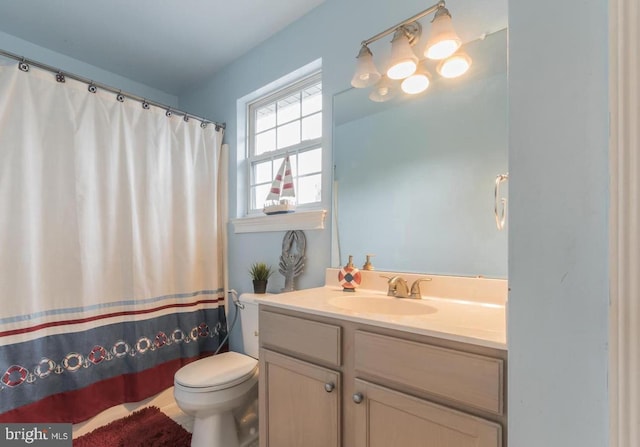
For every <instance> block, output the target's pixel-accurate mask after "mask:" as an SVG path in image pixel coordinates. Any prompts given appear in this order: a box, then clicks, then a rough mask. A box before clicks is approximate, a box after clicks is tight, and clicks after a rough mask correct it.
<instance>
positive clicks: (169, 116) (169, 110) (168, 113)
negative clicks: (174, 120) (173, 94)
mask: <svg viewBox="0 0 640 447" xmlns="http://www.w3.org/2000/svg"><path fill="white" fill-rule="evenodd" d="M164 114H165V116H166V117H167V118H171V115H173V112H172V111H171V108H168V109H167V111H166V112H164Z"/></svg>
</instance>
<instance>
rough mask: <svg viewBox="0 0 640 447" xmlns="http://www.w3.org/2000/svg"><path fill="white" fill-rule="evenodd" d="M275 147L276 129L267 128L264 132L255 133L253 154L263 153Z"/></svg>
mask: <svg viewBox="0 0 640 447" xmlns="http://www.w3.org/2000/svg"><path fill="white" fill-rule="evenodd" d="M275 148H276V130H275V129H272V130H268V131H266V132H264V133H261V134H258V135H256V153H255V155H260V154H264V153H265V152H269V151H272V150H274V149H275Z"/></svg>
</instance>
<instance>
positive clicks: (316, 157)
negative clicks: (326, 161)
mask: <svg viewBox="0 0 640 447" xmlns="http://www.w3.org/2000/svg"><path fill="white" fill-rule="evenodd" d="M298 162H299V163H300V168H299V171H298V175H305V174H311V173H314V172H320V171H322V149H321V148H318V149H313V150H311V151H306V152H302V153H300V154H298Z"/></svg>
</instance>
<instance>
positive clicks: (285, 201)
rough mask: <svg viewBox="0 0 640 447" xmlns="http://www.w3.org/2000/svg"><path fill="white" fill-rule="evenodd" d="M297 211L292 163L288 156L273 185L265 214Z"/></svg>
mask: <svg viewBox="0 0 640 447" xmlns="http://www.w3.org/2000/svg"><path fill="white" fill-rule="evenodd" d="M295 210H296V193H295V191H294V190H293V176H292V175H291V163H290V162H289V156H288V155H287V156H286V157H285V159H284V160H283V161H282V165H280V169H278V173H277V174H276V178H275V179H273V183H271V190H270V191H269V194H268V195H267V199H266V202H265V206H264V209H263V210H262V211H263V212H264V213H265V214H283V213H293V212H294V211H295Z"/></svg>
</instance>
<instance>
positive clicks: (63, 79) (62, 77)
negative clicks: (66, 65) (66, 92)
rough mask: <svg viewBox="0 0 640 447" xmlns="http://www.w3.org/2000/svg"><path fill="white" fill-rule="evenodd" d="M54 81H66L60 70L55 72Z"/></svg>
mask: <svg viewBox="0 0 640 447" xmlns="http://www.w3.org/2000/svg"><path fill="white" fill-rule="evenodd" d="M56 82H60V83H64V82H66V78H65V77H64V74H62V72H61V71H59V72H58V73H56Z"/></svg>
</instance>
